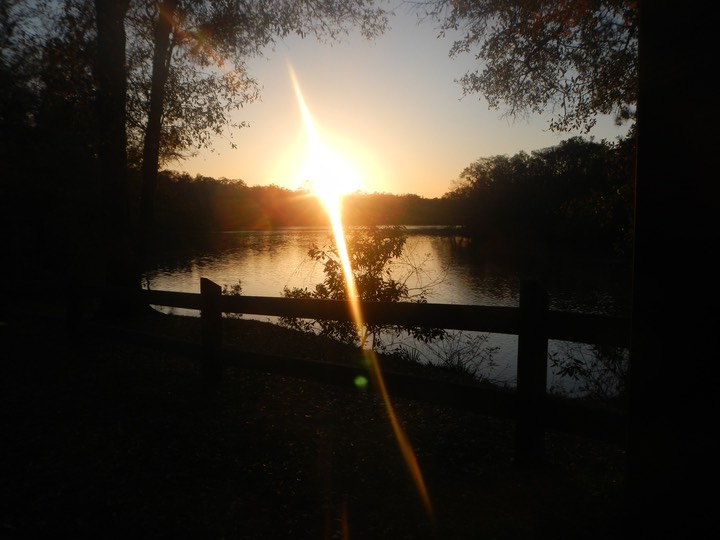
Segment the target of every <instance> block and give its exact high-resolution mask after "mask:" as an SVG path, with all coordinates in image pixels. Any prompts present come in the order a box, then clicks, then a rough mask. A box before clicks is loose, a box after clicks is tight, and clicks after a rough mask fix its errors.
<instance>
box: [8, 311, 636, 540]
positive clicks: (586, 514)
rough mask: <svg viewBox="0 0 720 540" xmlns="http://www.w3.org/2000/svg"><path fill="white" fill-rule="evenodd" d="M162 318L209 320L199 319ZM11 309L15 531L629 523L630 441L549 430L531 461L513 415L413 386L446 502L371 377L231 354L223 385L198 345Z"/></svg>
mask: <svg viewBox="0 0 720 540" xmlns="http://www.w3.org/2000/svg"><path fill="white" fill-rule="evenodd" d="M151 319H152V321H156V320H157V319H158V317H152V318H151ZM160 319H161V320H160V321H158V322H157V324H158V331H163V332H168V333H170V334H172V333H173V332H176V333H178V337H182V338H185V339H190V340H193V339H196V338H197V336H198V335H199V329H198V325H197V323H198V321H197V320H192V321H187V320H183V321H181V323H182V324H179V325H175V324H169V323H167V322H166V319H177V318H169V317H167V316H162V317H160ZM182 319H187V318H182ZM6 322H8V324H7V325H5V326H3V327H2V330H1V331H2V336H1V337H0V340H1V341H0V343H1V346H2V358H3V366H2V372H3V375H2V382H1V383H0V384H1V387H0V392H1V393H2V431H3V437H2V438H3V443H2V461H1V463H0V467H1V468H2V469H1V473H2V483H1V486H2V487H1V489H2V501H1V503H2V506H1V508H2V510H0V512H1V515H0V523H1V529H0V538H3V539H21V538H52V539H54V538H74V539H79V538H94V539H100V538H103V539H105V538H128V539H130V538H137V539H139V538H157V539H164V538H168V539H170V538H172V539H175V540H179V539H185V538H187V539H195V538H198V539H199V538H203V539H205V538H207V539H221V538H222V539H275V538H303V539H304V538H308V539H335V538H337V539H340V538H352V539H377V538H392V539H403V538H407V539H475V538H478V539H545V538H547V539H600V538H602V539H612V538H620V537H622V536H623V535H622V508H623V500H622V494H623V485H622V484H623V467H624V464H623V463H624V455H623V449H622V448H618V447H616V446H612V445H606V444H599V443H596V442H592V441H588V440H584V439H578V438H574V437H570V436H563V435H560V434H548V436H547V443H546V444H547V459H546V461H545V463H544V464H543V465H542V466H540V467H537V468H533V469H527V468H521V467H519V466H517V464H516V463H514V461H513V425H512V424H511V423H509V422H505V421H501V420H496V419H491V418H488V417H485V416H482V415H479V414H475V413H467V412H462V411H457V410H453V409H450V408H445V407H441V406H437V405H430V404H428V403H420V402H415V401H410V400H402V399H397V400H394V401H393V405H394V407H395V412H396V414H397V417H398V420H399V422H400V424H401V425H402V426H403V428H404V429H405V432H406V434H407V436H408V437H409V440H410V442H411V444H412V446H413V449H414V454H415V456H416V457H417V461H418V464H419V467H420V469H421V473H422V476H423V480H424V483H425V485H426V487H427V490H428V493H429V498H430V502H431V506H432V509H431V511H430V512H428V510H427V509H426V508H425V506H424V505H423V503H422V499H421V497H420V496H419V493H418V490H417V486H416V483H415V482H414V481H413V478H412V476H411V475H410V474H409V472H408V468H407V466H406V464H405V462H404V461H403V458H402V454H401V452H400V450H399V448H398V445H397V441H396V438H395V435H394V434H393V431H392V429H391V427H390V423H389V421H388V416H387V413H386V410H385V408H384V406H383V404H382V402H381V401H379V399H378V398H377V397H376V395H375V394H373V393H371V392H368V391H362V390H360V389H351V388H345V387H337V386H329V385H323V384H321V383H318V382H312V381H308V380H304V379H301V378H294V377H289V376H279V375H273V374H270V373H265V372H263V371H258V370H248V369H240V368H229V369H228V370H227V372H226V376H225V378H224V379H223V381H222V384H221V386H220V387H219V389H218V390H217V392H216V393H214V394H210V395H209V394H207V393H206V392H205V391H204V390H203V385H202V384H201V378H200V377H199V369H198V363H197V358H194V357H192V355H191V357H188V356H186V355H181V354H178V353H170V352H162V351H160V350H158V349H156V348H153V347H150V346H143V345H139V344H137V343H136V344H129V343H127V342H124V341H122V340H119V339H113V338H111V337H109V336H107V335H105V334H103V335H102V336H101V335H100V334H97V333H96V332H94V331H82V330H81V331H80V332H79V333H78V335H76V336H75V338H73V339H70V338H68V335H67V334H66V332H65V329H64V328H63V326H62V325H61V324H60V323H59V322H58V320H57V319H53V318H49V319H45V318H42V319H38V318H35V317H27V316H25V317H19V318H15V319H13V320H6ZM140 324H141V326H143V325H144V326H145V327H146V328H145V329H148V330H152V326H153V325H154V324H155V322H142V323H140ZM232 325H234V326H232V327H231V329H230V333H231V335H232V332H235V335H236V336H239V335H243V333H244V336H245V337H244V339H243V340H241V341H243V342H244V343H246V344H251V345H252V344H254V346H256V347H260V348H262V349H265V350H267V351H268V352H270V351H271V350H272V349H273V347H281V348H282V347H294V348H295V350H299V349H300V348H302V349H303V352H304V354H305V355H310V356H312V354H313V347H312V346H308V344H307V343H306V341H305V338H297V340H296V342H295V344H293V343H294V342H293V339H296V338H294V337H293V335H292V333H285V332H281V331H279V330H277V329H276V328H275V327H272V329H270V328H268V325H266V324H263V323H253V322H251V321H233V322H232ZM233 329H234V330H233ZM249 336H250V337H249ZM317 351H320V349H319V348H318V349H317ZM317 351H316V352H315V353H314V354H323V355H325V356H327V355H328V353H327V352H326V351H325V352H322V353H321V352H317ZM239 354H241V353H239Z"/></svg>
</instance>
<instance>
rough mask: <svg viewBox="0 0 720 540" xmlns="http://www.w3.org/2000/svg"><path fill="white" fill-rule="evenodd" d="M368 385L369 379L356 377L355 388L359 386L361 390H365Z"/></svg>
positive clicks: (362, 376) (361, 376)
mask: <svg viewBox="0 0 720 540" xmlns="http://www.w3.org/2000/svg"><path fill="white" fill-rule="evenodd" d="M367 385H368V380H367V377H365V376H364V375H358V376H357V377H355V386H357V387H358V388H359V389H360V390H365V388H367Z"/></svg>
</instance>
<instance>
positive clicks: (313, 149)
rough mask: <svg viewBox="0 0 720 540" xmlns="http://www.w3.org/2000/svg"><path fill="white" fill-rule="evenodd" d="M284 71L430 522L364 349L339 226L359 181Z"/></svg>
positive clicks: (312, 171) (312, 176)
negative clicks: (347, 198)
mask: <svg viewBox="0 0 720 540" xmlns="http://www.w3.org/2000/svg"><path fill="white" fill-rule="evenodd" d="M288 68H289V71H290V77H291V79H292V82H293V86H294V88H295V95H296V97H297V101H298V106H299V107H300V111H301V113H302V117H303V122H304V124H305V131H306V134H307V143H308V155H307V161H306V165H305V169H304V171H303V173H304V175H305V176H304V178H306V179H307V181H308V182H309V184H310V185H311V186H312V188H313V190H314V193H315V194H316V196H317V197H318V198H319V199H320V200H321V201H322V203H323V206H324V207H325V210H326V212H327V214H328V217H329V219H330V224H331V225H332V230H333V235H334V237H335V245H336V246H337V248H338V253H339V255H340V261H341V263H342V268H343V276H344V278H345V289H346V292H347V298H348V301H349V303H350V306H351V308H350V309H351V312H352V313H351V314H352V318H353V321H354V323H355V328H356V330H357V333H358V337H359V339H360V343H361V346H362V349H363V355H364V358H365V360H366V362H367V364H368V367H369V373H370V381H371V382H372V384H373V385H374V386H375V388H376V389H377V391H378V394H379V395H380V397H381V398H382V400H383V403H384V405H385V410H386V412H387V415H388V419H389V421H390V424H391V426H392V429H393V432H394V434H395V438H396V440H397V443H398V446H399V448H400V452H401V454H402V456H403V459H404V461H405V464H406V466H407V468H408V470H409V472H410V476H411V477H412V479H413V481H414V483H415V486H416V488H417V490H418V493H419V494H420V498H421V499H422V502H423V506H424V507H425V510H426V511H427V513H428V515H429V516H430V518H431V519H433V520H434V512H433V507H432V504H431V502H430V495H429V493H428V490H427V486H426V485H425V480H424V479H423V475H422V470H421V469H420V465H419V464H418V461H417V457H416V456H415V452H414V450H413V448H412V445H411V444H410V440H409V439H408V437H407V435H406V434H405V431H404V430H403V428H402V426H401V425H400V422H399V421H398V419H397V415H396V414H395V409H394V408H393V405H392V402H391V401H390V395H389V394H388V391H387V388H386V386H385V380H384V378H383V374H382V370H381V369H380V361H379V359H378V357H377V355H376V354H375V351H374V350H372V349H371V348H367V347H366V346H365V339H364V336H363V328H364V319H363V314H362V309H361V305H360V296H359V294H358V292H357V288H356V285H355V278H354V276H353V273H352V267H351V264H350V256H349V254H348V249H347V244H346V242H345V234H344V229H343V224H342V197H343V195H345V194H347V193H350V192H352V191H354V190H356V189H357V188H358V187H359V185H360V178H359V176H358V175H357V173H355V171H353V170H352V168H351V167H349V166H348V165H347V163H345V162H344V161H343V160H342V159H340V158H339V156H338V155H336V154H334V153H333V152H331V151H330V150H329V149H328V148H327V146H326V145H325V144H324V142H323V140H322V138H321V137H320V136H319V135H318V133H317V130H316V129H315V125H314V123H313V119H312V116H311V114H310V111H309V109H308V107H307V105H306V104H305V100H304V98H303V95H302V92H301V90H300V84H299V83H298V80H297V77H296V75H295V72H294V70H293V69H292V66H288ZM367 384H368V380H367V379H365V378H364V377H357V378H356V379H355V385H356V386H357V387H358V388H365V387H366V386H367Z"/></svg>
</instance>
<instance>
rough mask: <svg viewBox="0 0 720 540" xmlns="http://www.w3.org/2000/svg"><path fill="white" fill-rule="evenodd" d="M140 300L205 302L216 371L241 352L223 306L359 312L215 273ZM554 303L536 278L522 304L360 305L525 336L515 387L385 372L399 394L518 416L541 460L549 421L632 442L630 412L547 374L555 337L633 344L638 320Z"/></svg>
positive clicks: (310, 371) (291, 366)
mask: <svg viewBox="0 0 720 540" xmlns="http://www.w3.org/2000/svg"><path fill="white" fill-rule="evenodd" d="M141 299H142V301H143V302H146V303H148V304H152V305H157V306H165V307H175V308H184V309H194V310H199V311H200V315H201V327H202V333H201V335H202V337H201V341H202V343H201V344H199V348H200V349H199V350H200V351H201V355H202V358H203V371H204V373H205V376H206V377H207V378H208V380H217V379H218V378H219V377H221V374H222V368H223V364H224V363H226V362H228V361H232V358H231V355H232V354H233V353H232V352H231V351H226V350H224V349H223V345H222V315H223V313H236V314H252V315H268V316H277V317H295V318H304V319H315V320H318V319H327V320H339V321H350V320H352V311H351V305H350V303H349V302H347V301H339V300H317V299H296V298H276V297H262V296H228V295H223V294H222V289H221V287H220V286H219V285H217V284H216V283H214V282H212V281H211V280H209V279H207V278H201V283H200V294H197V293H183V292H170V291H153V290H143V291H141ZM548 305H549V302H548V297H547V293H546V292H545V291H544V290H543V289H542V288H541V287H540V286H539V285H538V284H537V283H535V282H532V281H527V282H523V283H522V284H521V287H520V302H519V307H517V308H515V307H496V306H475V305H456V304H414V303H395V302H393V303H390V302H362V303H361V311H362V314H363V318H364V321H365V322H367V323H372V324H398V325H402V326H421V327H422V326H424V327H434V328H444V329H452V330H466V331H478V332H489V333H498V334H511V335H517V336H518V353H517V385H516V388H515V390H514V391H508V390H503V389H497V390H494V389H487V388H484V387H479V386H475V385H460V384H456V383H447V382H440V381H434V380H428V379H422V378H418V377H411V376H407V375H400V374H395V373H387V374H385V377H386V381H385V383H386V386H387V388H388V389H389V390H390V391H391V392H392V393H393V394H394V395H398V396H407V397H411V398H414V399H422V400H431V401H434V402H438V403H444V404H448V405H451V406H456V407H462V408H466V409H473V410H477V411H480V412H483V413H485V414H489V415H493V416H498V417H506V418H512V419H514V420H515V422H516V455H517V458H518V460H519V461H523V462H536V461H537V460H539V459H541V457H542V455H543V451H544V437H545V430H546V429H548V428H549V429H557V430H561V431H565V432H570V433H576V434H581V435H587V436H592V437H598V438H601V439H606V440H613V441H624V438H625V415H624V414H623V412H622V411H618V410H614V409H609V408H605V407H597V406H591V405H589V404H587V403H580V402H578V401H577V400H567V399H560V398H557V397H554V396H550V395H548V394H547V392H546V387H547V380H546V379H547V358H548V340H551V339H553V340H563V341H571V342H578V343H588V344H603V345H613V346H620V347H629V345H630V321H629V320H628V319H624V318H615V317H607V316H600V315H591V314H576V313H565V312H557V311H550V310H549V307H548ZM235 356H237V353H235ZM243 365H245V366H248V367H258V368H261V369H266V370H277V371H283V372H285V373H288V372H290V373H293V374H296V375H300V376H306V377H311V378H319V379H321V380H323V381H324V382H329V383H334V384H347V383H348V381H350V380H352V377H349V376H348V375H349V373H348V371H349V370H352V369H353V368H350V367H348V366H340V365H335V364H328V363H323V362H311V361H307V360H299V359H293V358H278V357H271V356H268V355H260V354H243Z"/></svg>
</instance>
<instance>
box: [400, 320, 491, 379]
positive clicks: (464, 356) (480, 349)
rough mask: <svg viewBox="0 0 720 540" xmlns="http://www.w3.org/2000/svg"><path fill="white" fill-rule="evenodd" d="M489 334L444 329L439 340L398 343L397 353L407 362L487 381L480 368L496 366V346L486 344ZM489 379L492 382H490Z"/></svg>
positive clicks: (482, 369)
mask: <svg viewBox="0 0 720 540" xmlns="http://www.w3.org/2000/svg"><path fill="white" fill-rule="evenodd" d="M489 339H490V336H488V335H487V334H477V333H472V334H471V333H467V332H456V331H452V332H446V333H445V335H444V336H443V339H441V340H436V341H433V342H430V343H427V344H426V347H424V348H423V349H420V348H419V347H417V346H412V345H402V346H401V347H400V349H399V352H400V355H401V356H402V357H403V358H405V359H407V360H410V361H414V362H420V363H424V364H430V365H434V366H436V367H439V368H442V369H444V370H447V371H449V372H451V373H455V374H458V375H462V376H467V377H469V378H471V379H473V380H479V381H482V380H487V374H486V372H485V371H484V370H486V369H492V368H494V367H495V366H496V363H495V357H494V355H495V353H496V352H497V351H498V350H499V347H488V346H487V342H488V340H489ZM490 382H493V381H490Z"/></svg>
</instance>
